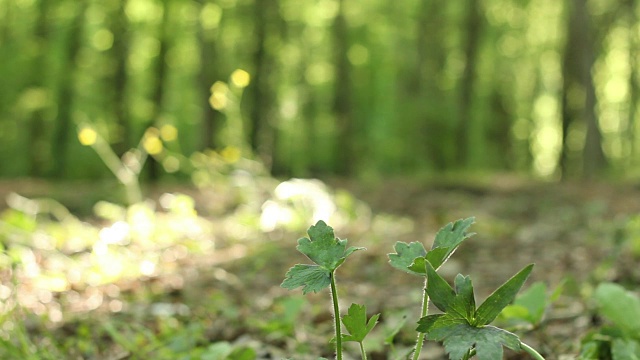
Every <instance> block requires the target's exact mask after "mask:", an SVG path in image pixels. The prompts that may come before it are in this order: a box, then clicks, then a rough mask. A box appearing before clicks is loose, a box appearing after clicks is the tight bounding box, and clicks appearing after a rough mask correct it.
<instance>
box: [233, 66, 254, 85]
mask: <svg viewBox="0 0 640 360" xmlns="http://www.w3.org/2000/svg"><path fill="white" fill-rule="evenodd" d="M250 81H251V75H249V73H248V72H246V71H244V70H242V69H236V70H235V71H234V72H233V73H231V82H232V83H233V85H235V86H237V87H239V88H244V87H247V85H249V82H250Z"/></svg>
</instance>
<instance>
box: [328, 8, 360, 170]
mask: <svg viewBox="0 0 640 360" xmlns="http://www.w3.org/2000/svg"><path fill="white" fill-rule="evenodd" d="M344 1H345V0H339V2H338V14H337V15H336V18H335V20H334V23H333V41H334V45H333V46H334V56H335V78H334V98H333V113H334V115H335V119H336V120H335V121H336V125H337V129H338V136H337V144H336V146H334V151H335V153H334V164H333V166H334V168H335V169H336V170H337V172H338V173H339V174H341V175H350V174H353V172H354V170H355V169H354V166H355V163H356V151H357V147H356V146H355V145H354V144H355V142H356V141H357V140H356V136H355V132H356V129H355V126H354V125H355V124H354V119H353V116H352V115H353V114H352V108H351V88H352V86H351V65H350V63H349V58H348V56H347V53H348V51H349V29H348V25H347V20H346V18H345V14H344Z"/></svg>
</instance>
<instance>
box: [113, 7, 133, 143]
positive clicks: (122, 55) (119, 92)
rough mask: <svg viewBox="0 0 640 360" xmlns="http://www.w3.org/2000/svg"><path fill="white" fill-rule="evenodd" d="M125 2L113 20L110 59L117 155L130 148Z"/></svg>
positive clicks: (127, 36) (127, 44) (130, 130)
mask: <svg viewBox="0 0 640 360" xmlns="http://www.w3.org/2000/svg"><path fill="white" fill-rule="evenodd" d="M126 6H127V1H126V0H121V1H119V6H118V9H117V13H116V14H115V16H114V18H113V24H112V31H113V46H112V48H111V53H112V58H113V59H114V60H115V64H116V68H115V72H114V75H113V90H114V93H113V94H114V96H113V106H114V113H115V117H116V123H117V125H118V126H117V127H118V136H116V139H117V141H116V142H115V143H114V144H113V148H114V150H115V152H116V154H118V155H122V154H124V153H125V152H126V151H128V150H130V149H131V148H132V144H133V142H132V139H131V132H132V128H131V125H130V120H129V110H128V101H127V99H128V97H127V78H128V77H127V59H128V54H129V34H128V30H127V29H128V24H127V23H128V20H127V15H126V13H125V8H126Z"/></svg>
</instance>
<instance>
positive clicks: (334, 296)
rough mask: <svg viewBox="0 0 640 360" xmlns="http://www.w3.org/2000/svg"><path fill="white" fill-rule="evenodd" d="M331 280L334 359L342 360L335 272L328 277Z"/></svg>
mask: <svg viewBox="0 0 640 360" xmlns="http://www.w3.org/2000/svg"><path fill="white" fill-rule="evenodd" d="M329 277H330V278H331V299H332V300H333V319H334V320H335V322H336V325H335V328H336V359H337V360H342V331H341V330H340V307H339V306H338V289H337V288H336V275H335V270H333V271H332V272H331V274H330V275H329Z"/></svg>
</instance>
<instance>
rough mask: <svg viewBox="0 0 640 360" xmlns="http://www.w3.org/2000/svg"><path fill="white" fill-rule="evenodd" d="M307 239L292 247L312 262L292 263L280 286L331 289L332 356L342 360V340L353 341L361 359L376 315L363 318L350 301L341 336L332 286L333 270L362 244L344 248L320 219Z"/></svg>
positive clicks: (363, 313)
mask: <svg viewBox="0 0 640 360" xmlns="http://www.w3.org/2000/svg"><path fill="white" fill-rule="evenodd" d="M307 233H308V234H309V237H308V238H301V239H299V240H298V246H297V247H296V249H297V250H298V251H299V252H301V253H302V254H304V255H305V256H307V257H308V258H309V259H310V260H311V261H313V262H314V263H315V264H314V265H308V264H297V265H295V266H293V267H292V268H291V269H289V271H288V272H287V274H286V275H285V279H284V281H283V282H282V285H281V286H282V287H283V288H286V289H289V290H292V289H295V288H298V287H302V293H303V294H307V293H309V292H316V293H317V292H319V291H321V290H323V289H324V288H326V287H327V286H329V287H330V288H331V300H332V303H333V313H334V320H335V338H334V339H335V344H336V359H338V360H342V342H343V341H345V342H346V341H356V342H359V343H360V349H361V351H362V358H363V359H366V353H365V350H364V346H363V345H362V340H363V339H364V337H365V336H366V335H367V334H368V333H369V332H370V331H371V329H373V327H374V326H375V324H376V322H377V320H378V317H379V314H378V315H375V316H374V317H372V318H371V320H370V321H369V322H367V321H366V307H365V306H364V305H357V304H353V305H351V307H350V308H349V313H348V315H347V316H345V318H344V319H342V321H343V322H344V323H345V327H346V328H347V330H348V331H349V332H350V335H343V334H342V329H341V326H340V308H339V306H338V289H337V288H336V279H335V277H336V276H335V275H336V269H338V267H339V266H340V265H342V264H343V263H344V261H345V260H346V258H347V257H348V256H349V255H351V254H352V253H354V252H355V251H358V250H364V248H362V247H353V246H352V247H350V248H348V249H347V240H341V239H339V238H337V237H335V235H334V232H333V228H331V227H329V226H327V224H326V223H325V222H324V221H322V220H320V221H318V222H317V223H316V225H314V226H311V227H310V228H309V230H308V231H307Z"/></svg>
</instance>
